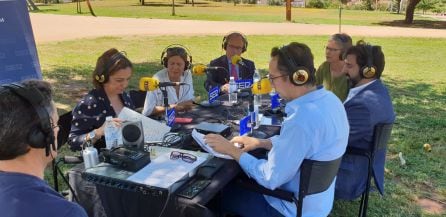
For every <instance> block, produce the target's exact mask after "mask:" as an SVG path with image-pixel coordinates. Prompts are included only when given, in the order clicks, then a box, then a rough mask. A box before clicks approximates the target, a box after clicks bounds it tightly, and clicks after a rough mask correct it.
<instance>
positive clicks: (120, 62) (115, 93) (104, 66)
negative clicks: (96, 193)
mask: <svg viewBox="0 0 446 217" xmlns="http://www.w3.org/2000/svg"><path fill="white" fill-rule="evenodd" d="M132 73H133V66H132V63H131V62H130V60H128V59H127V57H126V56H125V53H124V52H119V51H118V50H116V49H115V48H111V49H109V50H107V51H105V52H104V53H103V54H102V55H101V56H100V57H99V58H98V60H97V62H96V68H95V69H94V71H93V85H94V89H92V90H91V91H90V92H88V94H87V95H85V96H84V97H83V99H82V100H81V101H80V102H79V103H78V104H77V105H76V107H75V108H74V109H73V120H72V122H71V131H70V135H69V139H68V143H69V144H70V147H71V149H72V150H80V149H81V147H82V145H83V144H85V143H86V142H90V143H91V144H93V145H94V147H96V148H98V149H99V148H104V147H105V140H104V123H105V118H106V117H107V116H112V117H114V118H115V119H113V120H114V121H116V122H120V120H119V119H117V118H116V117H117V116H118V115H119V113H120V112H121V110H122V109H123V108H124V107H128V108H130V109H134V105H133V102H132V100H131V99H130V96H129V94H128V93H126V92H125V89H126V88H127V86H128V83H129V80H130V77H131V76H132Z"/></svg>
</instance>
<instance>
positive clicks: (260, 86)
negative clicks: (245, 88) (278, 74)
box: [251, 78, 273, 94]
mask: <svg viewBox="0 0 446 217" xmlns="http://www.w3.org/2000/svg"><path fill="white" fill-rule="evenodd" d="M272 89H273V88H272V87H271V82H269V79H268V78H262V79H260V81H257V82H255V83H254V84H252V88H251V91H252V93H253V94H267V93H269V92H271V90H272Z"/></svg>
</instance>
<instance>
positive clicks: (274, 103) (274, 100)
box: [269, 88, 280, 113]
mask: <svg viewBox="0 0 446 217" xmlns="http://www.w3.org/2000/svg"><path fill="white" fill-rule="evenodd" d="M276 94H277V93H276V90H275V89H274V88H273V89H272V90H271V92H270V93H269V96H270V98H271V111H272V112H273V113H276V112H277V111H279V109H280V102H279V97H276V96H275V95H276Z"/></svg>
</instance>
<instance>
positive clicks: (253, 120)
mask: <svg viewBox="0 0 446 217" xmlns="http://www.w3.org/2000/svg"><path fill="white" fill-rule="evenodd" d="M248 93H249V96H248V109H249V115H250V116H251V132H250V133H249V134H248V135H249V136H251V137H255V138H259V139H264V138H266V137H267V135H266V133H264V132H262V131H258V130H256V131H254V127H256V114H255V113H254V112H255V111H254V94H253V93H252V91H249V92H248Z"/></svg>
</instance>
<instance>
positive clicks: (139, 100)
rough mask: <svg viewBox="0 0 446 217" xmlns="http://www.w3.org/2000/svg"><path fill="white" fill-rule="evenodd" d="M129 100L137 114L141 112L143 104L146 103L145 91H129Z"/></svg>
mask: <svg viewBox="0 0 446 217" xmlns="http://www.w3.org/2000/svg"><path fill="white" fill-rule="evenodd" d="M129 94H130V99H132V101H133V104H134V105H135V110H136V111H138V112H142V109H143V107H144V102H145V101H146V94H147V91H141V90H130V91H129Z"/></svg>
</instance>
